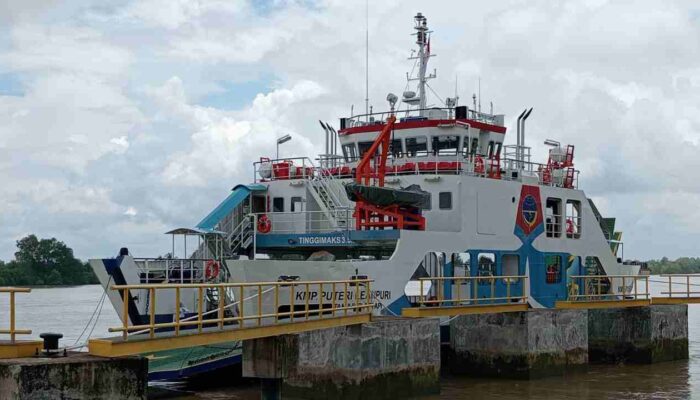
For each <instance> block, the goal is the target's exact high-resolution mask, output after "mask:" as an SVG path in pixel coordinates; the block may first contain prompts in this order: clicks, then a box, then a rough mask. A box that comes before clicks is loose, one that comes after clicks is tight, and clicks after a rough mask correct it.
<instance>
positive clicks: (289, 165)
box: [253, 157, 317, 183]
mask: <svg viewBox="0 0 700 400" xmlns="http://www.w3.org/2000/svg"><path fill="white" fill-rule="evenodd" d="M261 173H262V175H261ZM268 173H269V176H267V177H264V176H265V175H266V174H268ZM316 175H317V168H316V166H315V165H314V163H313V162H312V161H311V159H310V158H308V157H285V158H275V159H263V160H261V161H255V162H254V163H253V181H254V182H256V183H257V182H269V181H275V180H291V179H312V178H314V177H315V176H316Z"/></svg>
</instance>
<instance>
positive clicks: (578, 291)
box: [568, 275, 651, 301]
mask: <svg viewBox="0 0 700 400" xmlns="http://www.w3.org/2000/svg"><path fill="white" fill-rule="evenodd" d="M570 278H571V282H570V283H569V285H568V289H569V290H568V300H569V301H608V300H615V301H633V300H650V299H651V292H650V291H649V276H648V275H572V276H570Z"/></svg>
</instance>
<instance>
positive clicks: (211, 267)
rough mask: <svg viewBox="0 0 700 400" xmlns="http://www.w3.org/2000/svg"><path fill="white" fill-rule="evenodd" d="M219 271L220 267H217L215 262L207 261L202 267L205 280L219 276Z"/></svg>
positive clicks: (217, 264) (217, 263)
mask: <svg viewBox="0 0 700 400" xmlns="http://www.w3.org/2000/svg"><path fill="white" fill-rule="evenodd" d="M220 269H221V265H219V262H218V261H216V260H209V261H207V263H206V265H205V266H204V276H205V277H206V278H207V279H214V278H216V277H218V276H219V270H220Z"/></svg>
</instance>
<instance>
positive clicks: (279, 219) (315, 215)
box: [253, 208, 355, 235]
mask: <svg viewBox="0 0 700 400" xmlns="http://www.w3.org/2000/svg"><path fill="white" fill-rule="evenodd" d="M353 212H354V209H352V208H336V209H333V210H329V211H328V213H327V212H324V211H294V212H270V213H255V214H253V215H254V216H255V220H256V221H260V219H261V218H262V217H263V215H264V216H265V217H266V218H267V219H268V220H269V221H270V230H269V232H260V229H259V226H256V227H255V229H256V234H257V235H264V234H265V233H302V234H303V233H330V232H339V231H349V230H354V229H355V219H354V218H353V217H352V215H353ZM329 213H330V217H329ZM257 225H260V223H258V224H257Z"/></svg>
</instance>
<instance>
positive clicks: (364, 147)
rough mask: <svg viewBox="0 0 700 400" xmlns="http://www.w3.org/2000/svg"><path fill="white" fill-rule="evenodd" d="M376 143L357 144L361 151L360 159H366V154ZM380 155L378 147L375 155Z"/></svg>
mask: <svg viewBox="0 0 700 400" xmlns="http://www.w3.org/2000/svg"><path fill="white" fill-rule="evenodd" d="M373 144H374V142H359V143H357V148H358V149H359V154H360V157H364V156H365V153H366V152H368V151H369V148H370V147H372V145H373ZM378 153H379V148H378V147H377V151H375V152H374V154H375V155H376V154H378Z"/></svg>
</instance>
